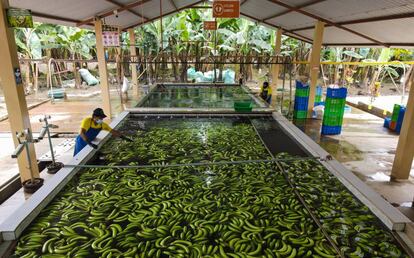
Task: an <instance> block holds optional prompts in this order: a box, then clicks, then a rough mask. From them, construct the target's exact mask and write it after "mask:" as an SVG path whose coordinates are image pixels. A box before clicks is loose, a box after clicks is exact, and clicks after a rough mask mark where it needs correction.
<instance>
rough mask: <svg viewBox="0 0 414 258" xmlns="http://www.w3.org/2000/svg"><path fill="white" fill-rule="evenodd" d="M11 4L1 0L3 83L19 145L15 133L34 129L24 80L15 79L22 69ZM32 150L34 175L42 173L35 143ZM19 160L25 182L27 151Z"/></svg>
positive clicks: (0, 80)
mask: <svg viewBox="0 0 414 258" xmlns="http://www.w3.org/2000/svg"><path fill="white" fill-rule="evenodd" d="M8 7H9V3H8V0H0V57H1V67H0V84H1V86H2V87H3V93H4V99H5V101H6V106H7V112H8V115H9V121H10V129H11V132H12V135H13V141H14V146H17V145H18V144H19V143H18V141H17V139H16V137H15V135H14V134H15V133H16V132H19V133H20V132H21V131H23V130H24V129H29V130H32V129H31V125H30V117H29V111H28V109H27V103H26V98H25V95H24V87H23V83H22V82H21V80H20V81H18V82H17V81H16V79H15V71H16V69H20V67H19V61H18V58H17V47H16V42H15V39H14V32H13V29H9V28H8V24H7V17H6V10H5V9H6V8H8ZM20 72H21V71H20ZM20 79H21V77H20ZM29 152H30V158H31V167H32V174H33V177H39V168H38V166H37V159H36V152H35V148H34V144H33V143H30V144H29ZM17 163H18V165H19V172H20V179H21V181H22V182H23V181H25V180H28V179H30V178H31V175H30V170H29V166H28V165H29V164H28V161H27V158H26V155H25V154H24V153H23V154H22V155H20V156H19V158H18V160H17Z"/></svg>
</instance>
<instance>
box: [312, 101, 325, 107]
mask: <svg viewBox="0 0 414 258" xmlns="http://www.w3.org/2000/svg"><path fill="white" fill-rule="evenodd" d="M314 106H315V107H316V106H325V102H323V101H321V102H315V104H314Z"/></svg>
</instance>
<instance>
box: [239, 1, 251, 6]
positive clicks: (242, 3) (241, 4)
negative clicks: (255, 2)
mask: <svg viewBox="0 0 414 258" xmlns="http://www.w3.org/2000/svg"><path fill="white" fill-rule="evenodd" d="M247 1H249V0H244V1H243V2H241V3H240V7H242V6H243V5H244V4H245V3H247Z"/></svg>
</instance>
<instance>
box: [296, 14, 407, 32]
mask: <svg viewBox="0 0 414 258" xmlns="http://www.w3.org/2000/svg"><path fill="white" fill-rule="evenodd" d="M413 17H414V12H411V13H401V14H393V15H386V16H377V17H371V18H365V19H358V20H349V21H342V22H337V23H336V24H338V25H351V24H358V23H367V22H379V21H388V20H398V19H405V18H413ZM330 26H332V25H327V26H326V27H330ZM309 29H313V26H307V27H302V28H297V29H293V30H292V31H301V30H309Z"/></svg>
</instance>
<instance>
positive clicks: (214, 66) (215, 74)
mask: <svg viewBox="0 0 414 258" xmlns="http://www.w3.org/2000/svg"><path fill="white" fill-rule="evenodd" d="M214 21H215V22H216V24H217V18H216V19H214ZM216 53H217V29H216V30H214V55H213V58H214V61H213V62H214V65H213V69H214V81H213V82H214V83H215V82H216V81H217V71H216Z"/></svg>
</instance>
